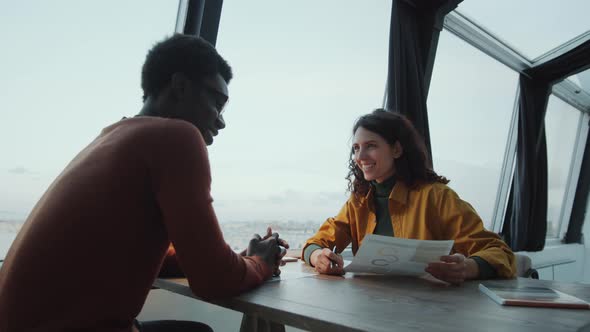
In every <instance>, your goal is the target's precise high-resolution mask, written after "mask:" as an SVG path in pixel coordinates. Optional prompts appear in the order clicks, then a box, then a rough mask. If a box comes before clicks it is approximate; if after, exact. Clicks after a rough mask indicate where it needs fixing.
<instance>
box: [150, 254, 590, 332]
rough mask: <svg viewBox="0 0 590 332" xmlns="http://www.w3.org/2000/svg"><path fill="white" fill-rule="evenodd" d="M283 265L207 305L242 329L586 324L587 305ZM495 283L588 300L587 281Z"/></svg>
mask: <svg viewBox="0 0 590 332" xmlns="http://www.w3.org/2000/svg"><path fill="white" fill-rule="evenodd" d="M283 270H285V271H286V273H285V275H286V277H287V278H286V279H285V280H281V281H278V282H267V283H265V284H264V285H262V286H261V287H259V288H257V289H255V290H253V291H250V292H248V293H246V294H243V295H241V296H237V297H234V298H231V299H227V300H221V301H213V302H211V303H214V304H217V305H220V306H222V307H225V308H229V309H232V310H237V311H241V312H243V313H244V314H245V315H244V317H245V318H244V320H243V321H242V331H275V330H279V331H280V330H282V329H283V325H289V326H294V327H297V328H300V329H304V330H311V331H535V332H536V331H577V330H578V329H580V328H582V327H583V326H585V325H589V324H590V310H583V309H552V308H551V309H550V308H526V307H510V306H501V305H498V304H497V303H495V302H494V301H492V300H491V299H490V298H489V297H487V296H486V295H484V294H483V293H481V292H480V291H479V290H478V284H479V282H478V281H470V282H467V283H465V284H464V285H462V286H458V287H457V286H442V285H439V284H435V283H432V282H429V281H426V280H423V279H419V278H409V277H385V276H375V275H358V274H357V275H354V274H350V273H347V274H346V275H345V276H344V277H337V276H326V275H311V276H307V277H301V278H297V277H293V278H289V276H288V275H287V274H290V273H293V274H294V275H296V274H297V273H299V272H312V270H311V269H310V268H309V267H308V266H306V265H304V264H303V263H301V262H297V263H288V264H287V265H286V266H285V267H283ZM502 282H504V283H506V284H507V285H508V284H515V283H519V284H530V285H544V286H549V287H553V288H555V289H558V290H561V291H563V292H565V293H568V294H572V295H575V296H577V297H579V298H581V299H584V300H586V301H590V285H585V284H577V283H560V282H552V281H544V280H533V279H522V278H519V279H514V280H504V281H502ZM155 286H156V287H159V288H162V289H166V290H168V291H171V292H174V293H178V294H182V295H185V296H190V297H193V298H195V299H198V298H197V297H196V296H194V295H193V294H192V293H191V290H190V288H189V287H188V283H187V281H186V279H158V280H157V281H156V283H155ZM268 321H270V322H272V323H268ZM265 322H266V323H265ZM587 328H588V327H587ZM588 331H590V328H589V330H588Z"/></svg>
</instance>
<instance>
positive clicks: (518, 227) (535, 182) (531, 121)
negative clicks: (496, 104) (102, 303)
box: [502, 74, 550, 251]
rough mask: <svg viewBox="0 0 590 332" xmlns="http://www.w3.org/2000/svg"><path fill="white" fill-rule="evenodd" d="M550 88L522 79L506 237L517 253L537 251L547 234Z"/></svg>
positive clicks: (505, 227)
mask: <svg viewBox="0 0 590 332" xmlns="http://www.w3.org/2000/svg"><path fill="white" fill-rule="evenodd" d="M549 92H550V86H549V84H548V83H538V82H536V81H535V80H533V79H530V78H528V77H526V76H525V75H522V74H521V75H520V100H519V110H518V138H517V143H516V166H515V169H514V178H513V181H512V192H511V193H510V202H509V203H508V208H507V209H506V220H505V222H504V229H503V232H502V233H503V235H504V240H505V241H506V243H507V244H508V245H509V246H510V247H511V248H512V250H514V251H521V250H526V251H538V250H543V247H544V246H545V234H546V233H547V143H546V140H545V126H544V119H545V110H546V108H547V101H548V100H549Z"/></svg>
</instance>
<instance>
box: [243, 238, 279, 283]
mask: <svg viewBox="0 0 590 332" xmlns="http://www.w3.org/2000/svg"><path fill="white" fill-rule="evenodd" d="M286 248H289V244H288V243H287V241H285V240H283V239H281V238H279V234H278V233H273V232H272V229H271V228H270V227H268V228H267V229H266V235H265V236H264V237H261V236H260V235H258V234H254V236H253V237H252V239H251V240H250V243H249V245H248V249H246V250H245V251H243V252H242V253H241V254H242V255H244V256H260V257H261V258H262V259H263V260H264V261H265V262H266V263H267V264H268V266H269V267H271V269H272V270H273V275H275V276H278V275H280V274H281V270H280V269H279V267H280V266H283V265H285V262H283V261H282V258H283V256H285V254H286V253H287V250H286Z"/></svg>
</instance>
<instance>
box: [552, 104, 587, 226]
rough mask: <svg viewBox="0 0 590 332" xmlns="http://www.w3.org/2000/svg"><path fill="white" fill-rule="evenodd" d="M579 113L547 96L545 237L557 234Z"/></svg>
mask: <svg viewBox="0 0 590 332" xmlns="http://www.w3.org/2000/svg"><path fill="white" fill-rule="evenodd" d="M580 118H581V113H580V111H578V110H577V109H575V108H573V107H572V106H570V105H569V104H567V103H565V102H564V101H563V100H561V99H559V98H557V97H555V96H553V95H551V96H550V97H549V103H548V105H547V113H546V114H545V132H546V135H547V163H548V175H547V178H548V184H547V187H548V197H547V237H554V236H558V232H559V225H560V222H561V220H560V218H561V212H562V211H561V210H562V205H563V199H564V195H565V190H566V186H567V181H568V176H569V171H570V167H571V163H572V157H573V153H574V145H575V141H576V137H577V133H578V123H579V121H580Z"/></svg>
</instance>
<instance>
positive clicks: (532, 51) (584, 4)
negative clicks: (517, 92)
mask: <svg viewBox="0 0 590 332" xmlns="http://www.w3.org/2000/svg"><path fill="white" fill-rule="evenodd" d="M458 10H459V11H460V12H461V13H464V14H466V15H467V16H469V17H470V18H472V19H474V20H475V21H476V22H477V23H478V24H480V25H481V26H483V27H486V28H488V29H489V30H490V32H492V33H493V34H495V35H497V36H498V37H500V38H501V39H503V40H505V41H506V42H508V43H509V44H510V45H511V46H513V47H514V48H515V49H517V50H519V51H521V52H523V55H524V56H526V57H528V58H529V59H533V58H536V57H538V56H540V55H541V54H543V53H545V52H548V51H549V50H551V49H553V48H555V47H557V46H559V45H561V44H563V43H565V42H566V41H568V40H570V39H572V38H574V37H576V36H578V35H580V34H582V33H584V32H586V31H588V29H589V28H590V27H589V26H588V19H587V16H588V12H590V1H587V0H569V1H554V0H518V1H514V0H495V1H463V2H461V3H460V4H459V7H458Z"/></svg>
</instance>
